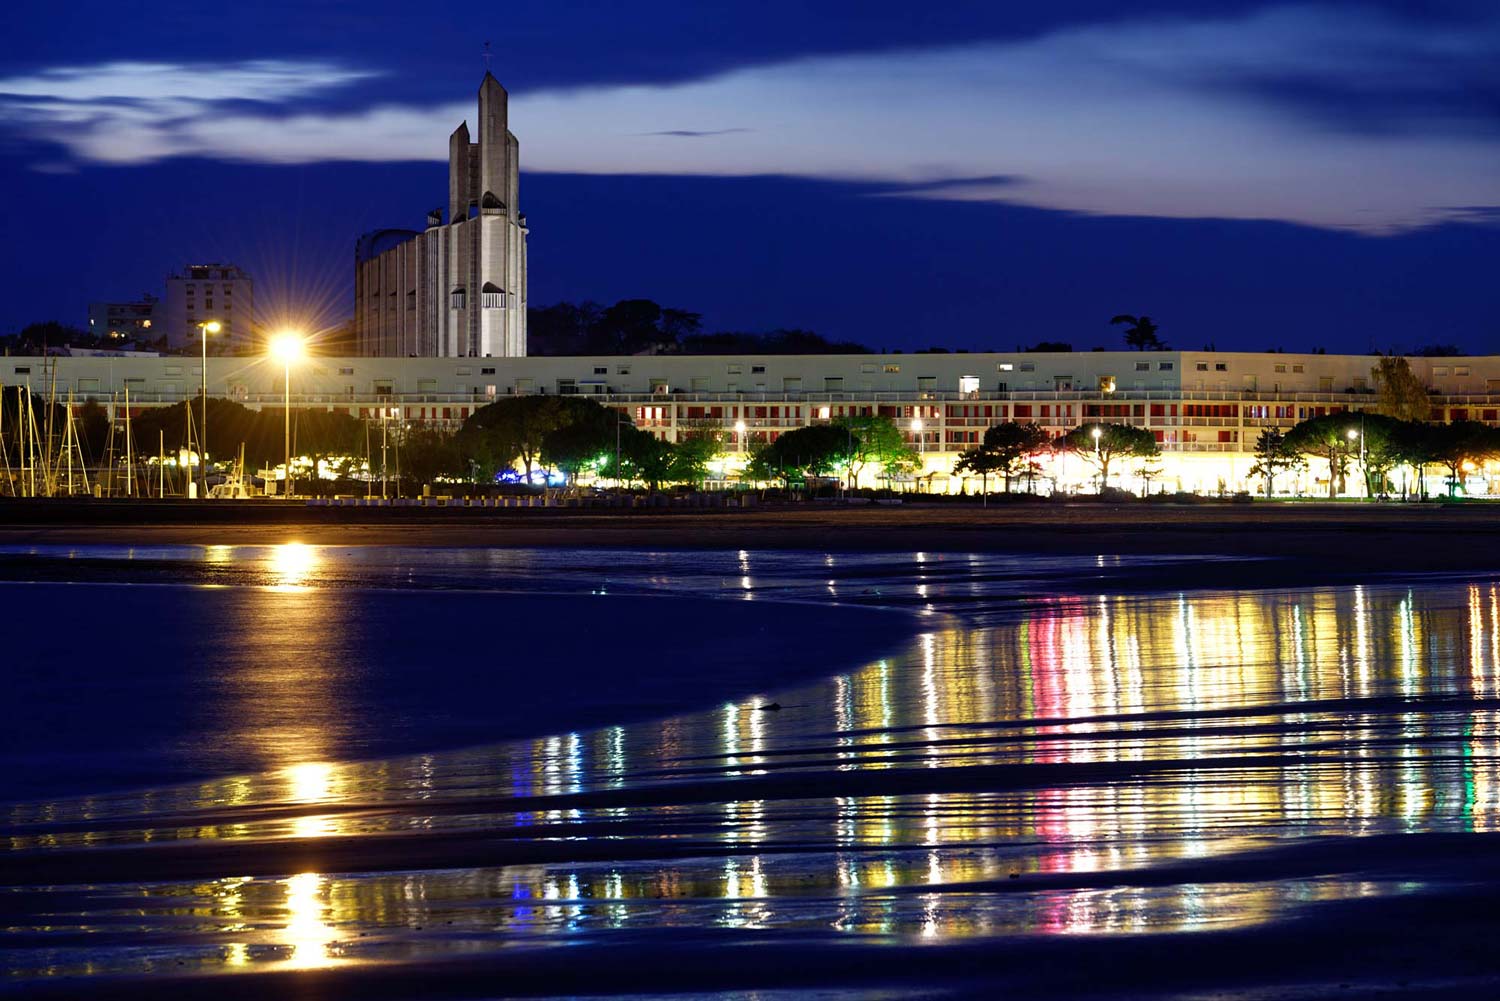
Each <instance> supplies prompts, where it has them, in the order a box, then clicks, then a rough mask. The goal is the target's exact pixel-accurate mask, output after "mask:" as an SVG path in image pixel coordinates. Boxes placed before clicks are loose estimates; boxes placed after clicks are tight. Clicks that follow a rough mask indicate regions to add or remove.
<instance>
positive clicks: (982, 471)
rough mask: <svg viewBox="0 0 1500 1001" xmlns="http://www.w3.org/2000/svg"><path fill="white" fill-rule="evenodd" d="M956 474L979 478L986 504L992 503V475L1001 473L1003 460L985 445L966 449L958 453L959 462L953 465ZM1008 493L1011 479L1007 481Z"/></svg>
mask: <svg viewBox="0 0 1500 1001" xmlns="http://www.w3.org/2000/svg"><path fill="white" fill-rule="evenodd" d="M953 471H954V472H955V473H972V474H974V475H977V476H978V477H979V489H980V491H981V492H982V493H983V496H984V503H985V504H989V502H990V475H991V474H992V473H998V472H1000V471H1001V459H1000V456H999V455H997V454H996V453H994V452H992V451H990V450H988V449H986V448H985V447H984V446H983V445H976V446H974V447H973V448H966V449H964V450H963V451H962V452H959V453H958V461H957V462H955V463H954V464H953ZM1005 492H1006V493H1010V483H1009V478H1008V477H1007V480H1006V491H1005Z"/></svg>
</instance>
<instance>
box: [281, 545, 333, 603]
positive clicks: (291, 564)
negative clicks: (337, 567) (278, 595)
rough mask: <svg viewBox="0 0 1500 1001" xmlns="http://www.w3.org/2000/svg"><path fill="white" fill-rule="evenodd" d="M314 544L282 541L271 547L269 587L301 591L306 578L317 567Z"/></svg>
mask: <svg viewBox="0 0 1500 1001" xmlns="http://www.w3.org/2000/svg"><path fill="white" fill-rule="evenodd" d="M319 562H321V561H320V559H319V556H318V549H317V547H316V546H309V545H307V544H306V543H302V542H283V543H282V544H281V545H279V546H272V547H271V560H270V571H271V588H272V590H276V591H303V590H306V589H307V579H308V578H309V577H311V576H312V574H313V571H315V570H316V569H317V567H318V564H319Z"/></svg>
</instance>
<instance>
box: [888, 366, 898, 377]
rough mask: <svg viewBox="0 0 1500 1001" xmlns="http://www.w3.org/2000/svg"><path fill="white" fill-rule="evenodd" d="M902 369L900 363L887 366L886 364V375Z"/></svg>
mask: <svg viewBox="0 0 1500 1001" xmlns="http://www.w3.org/2000/svg"><path fill="white" fill-rule="evenodd" d="M900 371H901V366H900V365H887V366H885V374H886V375H895V374H897V373H898V372H900Z"/></svg>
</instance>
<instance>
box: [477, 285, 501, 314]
mask: <svg viewBox="0 0 1500 1001" xmlns="http://www.w3.org/2000/svg"><path fill="white" fill-rule="evenodd" d="M479 298H480V303H479V305H480V306H481V307H482V308H484V309H504V308H505V290H504V289H503V288H500V287H499V286H498V285H494V284H492V283H490V282H485V283H484V288H482V289H480V290H479Z"/></svg>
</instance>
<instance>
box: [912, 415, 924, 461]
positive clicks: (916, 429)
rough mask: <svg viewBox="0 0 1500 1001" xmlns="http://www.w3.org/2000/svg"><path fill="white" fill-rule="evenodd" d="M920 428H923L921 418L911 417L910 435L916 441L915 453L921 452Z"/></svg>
mask: <svg viewBox="0 0 1500 1001" xmlns="http://www.w3.org/2000/svg"><path fill="white" fill-rule="evenodd" d="M922 427H923V424H922V418H920V417H913V418H912V419H911V433H912V434H913V435H914V436H915V437H916V439H917V451H918V452H920V451H922Z"/></svg>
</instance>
